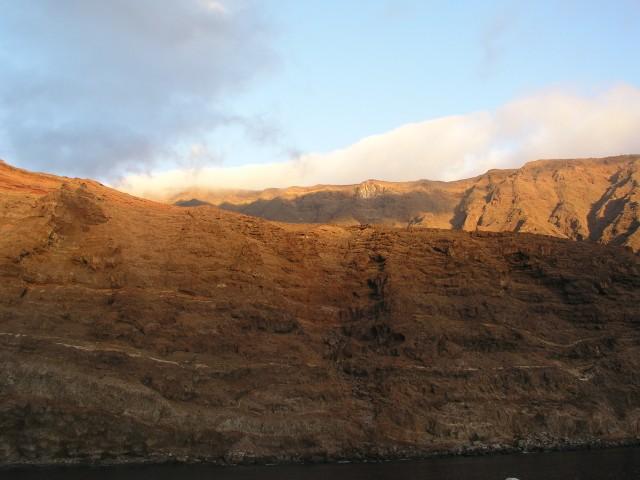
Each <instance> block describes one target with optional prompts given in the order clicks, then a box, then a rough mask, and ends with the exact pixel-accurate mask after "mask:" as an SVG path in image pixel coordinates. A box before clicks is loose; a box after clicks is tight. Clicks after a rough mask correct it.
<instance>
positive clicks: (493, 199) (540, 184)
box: [169, 155, 640, 251]
mask: <svg viewBox="0 0 640 480" xmlns="http://www.w3.org/2000/svg"><path fill="white" fill-rule="evenodd" d="M639 172H640V156H637V155H627V156H621V157H610V158H603V159H579V160H541V161H536V162H530V163H527V164H526V165H525V166H524V167H522V168H520V169H517V170H491V171H489V172H487V173H486V174H484V175H481V176H479V177H476V178H472V179H468V180H461V181H457V182H448V183H447V182H431V181H426V180H423V181H417V182H405V183H397V182H382V181H375V180H368V181H366V182H363V183H361V184H359V185H346V186H323V185H320V186H316V187H311V188H307V189H305V188H292V189H280V190H278V189H269V190H265V191H263V192H244V193H242V194H239V193H238V192H207V191H197V192H181V193H180V194H178V195H176V196H175V197H172V198H170V199H169V201H170V202H174V201H175V200H176V199H178V198H183V197H184V196H185V195H196V196H199V198H203V199H206V200H208V201H210V202H212V203H214V204H217V205H219V206H220V207H222V208H225V209H228V210H232V211H237V212H242V213H246V214H249V215H254V216H259V217H263V218H266V219H269V220H279V221H286V222H302V223H310V222H317V223H334V224H341V225H358V224H367V223H374V224H383V225H393V226H405V227H406V226H412V227H413V228H419V227H431V228H452V229H458V230H460V229H462V230H468V231H474V230H483V231H496V232H497V231H507V232H531V233H542V234H546V235H553V236H556V237H560V238H570V239H573V240H591V241H596V242H600V243H613V244H615V245H628V246H630V247H632V248H633V249H634V250H636V251H637V250H640V230H639V228H638V227H639V226H640V207H639V203H640V191H639V187H638V185H639V182H640V173H639Z"/></svg>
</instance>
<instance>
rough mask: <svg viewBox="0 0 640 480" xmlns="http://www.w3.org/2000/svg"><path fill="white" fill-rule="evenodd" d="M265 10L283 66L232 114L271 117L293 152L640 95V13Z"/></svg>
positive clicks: (611, 9) (340, 7) (399, 2)
mask: <svg viewBox="0 0 640 480" xmlns="http://www.w3.org/2000/svg"><path fill="white" fill-rule="evenodd" d="M266 5H267V10H268V12H269V16H270V18H271V19H272V21H273V23H274V25H275V26H276V28H277V34H276V35H275V39H274V48H275V50H276V52H277V53H278V55H279V58H280V60H281V64H280V65H279V68H277V69H276V70H275V71H273V72H272V73H271V74H270V75H268V76H266V77H265V78H263V79H262V80H261V81H260V82H259V83H260V84H259V85H254V86H253V88H251V89H250V90H248V91H247V92H246V93H245V94H244V95H240V96H239V97H238V98H235V99H234V101H233V104H234V105H235V108H238V109H239V110H242V111H244V112H251V113H254V114H258V115H267V116H269V115H271V116H273V118H274V120H275V121H276V122H277V124H279V125H280V127H281V129H282V135H283V136H284V138H285V139H286V143H288V145H290V146H291V147H292V148H295V149H299V150H301V151H305V152H306V151H328V150H333V149H336V148H340V147H343V146H345V145H348V144H350V143H352V142H355V141H357V140H358V139H360V138H362V137H365V136H368V135H371V134H374V133H380V132H384V131H386V130H390V129H392V128H395V127H397V126H399V125H402V124H405V123H409V122H416V121H421V120H425V119H428V118H435V117H440V116H445V115H451V114H462V113H466V112H471V111H476V110H483V109H490V108H494V107H496V106H498V105H500V104H503V103H505V102H507V101H509V100H511V99H512V98H514V97H518V96H520V95H525V94H528V93H530V92H533V91H537V90H539V89H544V88H548V87H552V86H563V87H566V88H571V89H575V90H579V91H582V92H586V93H588V92H590V91H593V90H597V89H601V88H604V87H606V86H608V85H610V84H615V83H619V82H626V83H630V84H634V85H640V60H638V52H637V49H638V46H639V45H640V3H634V2H624V1H621V2H615V1H614V2H594V1H591V2H589V1H586V2H584V1H581V2H578V1H575V2H574V1H565V2H558V1H537V2H514V1H468V2H449V1H411V0H396V1H388V0H377V1H376V0H373V1H340V0H329V1H325V2H307V1H295V0H272V1H267V2H266ZM278 153H279V152H277V151H276V152H272V154H273V155H274V156H275V155H278ZM230 160H231V161H235V162H243V161H246V160H248V159H247V158H242V159H241V158H236V159H230Z"/></svg>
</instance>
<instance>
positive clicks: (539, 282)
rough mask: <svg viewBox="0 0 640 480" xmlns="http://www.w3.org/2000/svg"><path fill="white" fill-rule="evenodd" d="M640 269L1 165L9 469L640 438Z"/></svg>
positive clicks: (557, 246)
mask: <svg viewBox="0 0 640 480" xmlns="http://www.w3.org/2000/svg"><path fill="white" fill-rule="evenodd" d="M639 305H640V261H639V259H638V256H637V255H634V254H633V253H632V252H631V251H629V250H628V249H625V248H622V247H615V246H611V247H603V246H599V245H596V244H595V243H590V242H572V241H568V240H561V239H556V238H552V237H545V236H536V235H530V234H513V233H506V234H499V233H491V232H476V233H467V232H457V231H443V230H428V229H412V230H406V229H391V228H383V227H366V226H360V227H338V226H321V225H317V226H302V225H286V224H277V223H270V222H267V221H264V220H260V219H255V218H250V217H245V216H242V215H237V214H235V213H230V212H225V211H221V210H218V209H216V208H213V207H198V208H186V209H185V208H179V207H171V206H167V205H162V204H157V203H153V202H148V201H144V200H140V199H137V198H134V197H130V196H128V195H124V194H121V193H118V192H115V191H113V190H109V189H107V188H104V187H102V186H101V185H99V184H97V183H95V182H89V181H80V180H70V179H59V178H57V177H51V176H40V175H34V174H29V173H28V172H24V171H20V170H15V169H12V168H10V167H8V166H3V165H0V345H1V348H0V461H1V462H3V463H7V462H33V463H43V462H56V461H69V460H72V461H114V460H118V461H127V460H131V461H135V460H141V459H155V460H162V459H169V458H180V459H204V460H209V461H220V462H247V461H254V460H262V461H273V460H283V461H291V460H300V459H307V460H322V459H337V458H345V457H349V458H361V457H364V456H369V457H375V456H384V457H389V458H391V457H400V456H406V455H420V454H426V453H430V452H436V451H456V450H459V449H476V450H483V449H490V448H535V447H549V446H558V445H563V444H580V443H594V442H623V441H634V440H638V439H639V438H640V377H639V374H638V372H639V371H640V369H639V367H640V334H639V331H638V325H640V307H639Z"/></svg>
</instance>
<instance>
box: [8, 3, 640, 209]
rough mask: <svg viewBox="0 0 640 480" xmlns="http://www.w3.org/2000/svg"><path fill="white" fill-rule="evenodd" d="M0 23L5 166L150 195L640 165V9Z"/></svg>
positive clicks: (240, 12)
mask: <svg viewBox="0 0 640 480" xmlns="http://www.w3.org/2000/svg"><path fill="white" fill-rule="evenodd" d="M0 12H2V13H1V14H0V65H2V75H0V158H4V159H5V160H6V161H8V162H9V163H11V164H14V165H17V166H20V167H24V168H28V169H33V170H44V171H49V172H53V173H57V174H63V175H68V176H82V177H93V178H97V179H98V180H101V181H103V182H106V183H109V184H111V185H114V186H117V187H119V188H122V189H124V190H127V191H130V192H132V193H136V194H140V195H144V196H148V197H162V196H163V195H166V194H169V193H170V192H172V191H175V190H180V189H186V188H189V187H198V188H203V187H204V188H207V187H208V188H252V189H258V188H266V187H272V186H277V187H285V186H289V185H312V184H317V183H355V182H359V181H362V180H365V179H369V178H379V179H384V180H415V179H419V178H429V179H441V180H451V179H457V178H464V177H468V176H473V175H477V174H480V173H482V172H484V171H486V170H488V169H490V168H505V167H517V166H521V165H522V164H524V163H525V162H527V161H530V160H535V159H538V158H562V157H578V156H580V157H582V156H604V155H615V154H620V153H640V135H639V134H638V133H639V132H640V61H639V60H638V55H637V46H638V45H640V2H639V1H638V0H612V1H609V2H603V1H588V0H587V1H585V0H583V1H571V0H566V1H535V2H533V1H531V2H523V1H497V0H496V1H491V0H486V1H457V2H450V1H429V0H421V1H414V0H305V1H299V0H180V1H178V0H135V1H131V0H110V1H109V2H104V1H102V0H100V1H98V0H32V1H30V2H18V1H15V0H0Z"/></svg>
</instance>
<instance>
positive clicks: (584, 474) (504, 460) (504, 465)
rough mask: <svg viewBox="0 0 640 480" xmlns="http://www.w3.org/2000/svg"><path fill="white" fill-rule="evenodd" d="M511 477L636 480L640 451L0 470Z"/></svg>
mask: <svg viewBox="0 0 640 480" xmlns="http://www.w3.org/2000/svg"><path fill="white" fill-rule="evenodd" d="M510 477H514V478H518V479H519V480H604V479H612V480H613V479H615V480H626V479H630V480H633V479H640V448H619V449H611V450H591V451H588V450H585V451H577V452H557V453H556V452H554V453H536V454H515V455H492V456H486V457H450V458H434V459H429V460H424V461H416V462H414V461H411V462H394V463H368V464H339V465H293V466H274V467H214V466H204V465H149V466H118V467H107V468H92V467H64V468H52V469H18V470H0V478H1V479H2V480H45V479H46V480H62V479H64V480H94V479H95V480H116V479H117V480H134V479H135V480H252V479H260V480H299V479H300V480H302V479H304V480H410V479H411V480H413V479H420V480H505V479H506V478H510Z"/></svg>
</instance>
